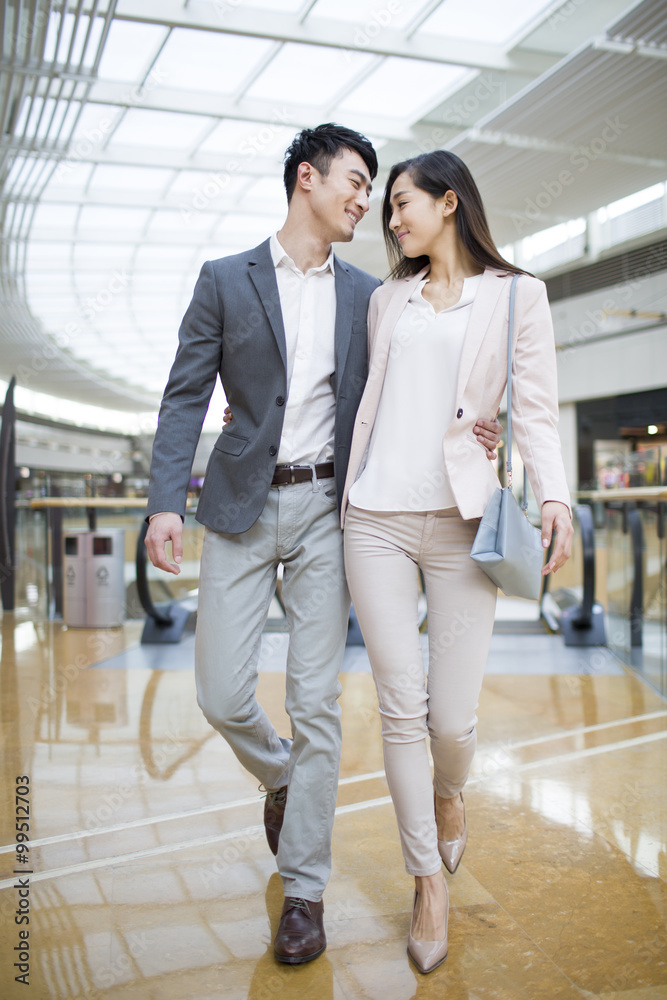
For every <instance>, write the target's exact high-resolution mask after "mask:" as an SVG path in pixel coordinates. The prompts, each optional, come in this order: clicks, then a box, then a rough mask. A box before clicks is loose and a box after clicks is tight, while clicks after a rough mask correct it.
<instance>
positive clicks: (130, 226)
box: [79, 205, 150, 238]
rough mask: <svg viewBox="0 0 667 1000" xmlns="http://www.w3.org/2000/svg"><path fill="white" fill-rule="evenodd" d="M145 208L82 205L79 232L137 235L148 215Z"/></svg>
mask: <svg viewBox="0 0 667 1000" xmlns="http://www.w3.org/2000/svg"><path fill="white" fill-rule="evenodd" d="M149 214H150V213H149V212H148V210H147V209H141V208H118V207H109V208H107V207H97V206H91V205H84V207H83V208H82V209H81V215H80V218H79V233H82V232H87V233H91V232H95V233H96V234H97V235H98V236H99V237H100V238H102V237H103V234H104V233H105V232H124V233H127V234H128V235H132V236H134V235H138V234H140V233H141V232H142V231H143V228H144V226H145V225H146V223H147V221H148V217H149Z"/></svg>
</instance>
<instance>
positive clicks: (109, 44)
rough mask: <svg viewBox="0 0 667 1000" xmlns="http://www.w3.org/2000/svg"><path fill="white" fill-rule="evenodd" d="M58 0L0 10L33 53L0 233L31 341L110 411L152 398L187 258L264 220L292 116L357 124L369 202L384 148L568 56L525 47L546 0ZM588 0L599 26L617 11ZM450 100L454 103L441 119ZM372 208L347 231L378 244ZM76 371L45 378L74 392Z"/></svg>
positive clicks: (613, 2) (385, 158)
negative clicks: (73, 367) (373, 151)
mask: <svg viewBox="0 0 667 1000" xmlns="http://www.w3.org/2000/svg"><path fill="white" fill-rule="evenodd" d="M62 6H63V7H65V8H66V12H65V13H62V12H61V11H60V10H58V9H52V8H51V6H50V5H49V4H48V3H45V2H44V3H42V2H41V0H40V2H39V4H38V9H39V10H40V11H42V12H43V18H42V29H41V34H40V31H39V30H37V27H38V24H39V22H38V20H37V19H35V21H34V24H33V25H32V27H31V26H30V25H29V24H27V22H25V20H24V21H19V22H18V31H17V21H16V18H17V10H20V9H21V5H20V4H19V3H18V0H14V2H10V3H9V4H8V5H5V7H6V10H5V17H6V21H5V24H6V25H9V26H11V32H8V31H5V32H4V33H3V34H4V55H3V67H9V69H17V68H18V67H19V66H20V65H21V63H22V61H25V60H27V59H28V58H30V57H32V58H33V60H34V59H37V60H40V59H41V60H42V62H41V65H42V67H43V71H40V74H35V75H34V76H33V77H32V78H30V79H31V81H32V82H34V84H35V88H34V91H31V89H30V87H28V86H25V85H23V86H22V87H20V86H19V83H16V87H17V88H18V89H17V90H16V94H17V114H16V116H15V121H14V125H13V142H14V146H15V152H14V155H13V157H12V160H11V163H10V167H11V169H10V171H9V174H8V175H7V176H5V177H4V181H3V200H4V201H5V204H6V205H7V206H8V214H7V218H6V224H7V219H11V220H12V221H11V227H13V228H12V229H11V231H10V232H8V233H7V234H6V235H7V238H8V241H9V243H10V244H12V245H13V246H15V248H16V252H15V262H16V280H17V282H18V287H19V288H22V289H23V293H24V294H25V297H26V301H27V304H28V306H29V310H30V313H31V314H32V317H33V318H34V319H35V320H36V321H37V323H38V327H39V330H40V336H41V337H42V338H47V340H48V339H49V338H50V339H51V340H53V341H54V342H55V343H56V344H57V345H58V347H59V349H62V351H63V352H64V354H63V365H64V367H65V368H66V362H67V359H68V358H71V359H73V360H74V361H76V362H77V363H79V364H83V365H85V366H87V367H88V368H89V369H90V371H91V373H96V374H94V375H93V374H91V385H93V387H94V384H95V379H96V378H97V380H98V384H99V392H100V393H102V395H103V396H104V401H105V404H106V405H107V407H110V408H112V409H113V407H114V402H113V399H114V393H115V394H116V399H117V402H116V404H115V405H117V407H118V408H119V409H123V410H129V411H140V410H141V409H146V410H150V411H154V410H155V408H156V405H157V402H158V400H159V397H160V395H161V392H162V389H163V387H164V384H165V381H166V378H167V374H168V370H169V366H170V364H171V361H172V359H173V355H174V351H175V347H176V338H177V331H178V326H179V323H180V319H181V316H182V314H183V312H184V310H185V308H186V306H187V303H188V301H189V298H190V295H191V292H192V288H193V285H194V282H195V280H196V277H197V274H198V271H199V269H200V267H201V265H202V263H203V261H204V260H206V259H209V258H213V257H220V256H223V255H225V254H229V253H234V252H237V251H239V250H242V249H246V248H248V247H250V246H252V245H254V244H255V243H258V242H259V241H261V240H262V239H263V238H265V237H266V236H268V235H269V234H270V233H271V232H273V231H275V230H276V229H277V228H279V226H280V225H281V223H282V220H283V218H284V215H285V210H286V204H285V197H284V191H283V189H282V183H281V174H282V166H281V161H282V155H283V152H284V150H285V148H286V146H287V145H288V144H289V142H290V140H291V138H292V137H293V135H294V133H295V132H296V131H297V130H298V129H299V128H301V127H303V126H305V125H315V124H317V123H319V122H321V121H342V122H345V123H346V124H349V125H351V126H352V127H356V128H359V129H360V130H362V131H364V132H366V134H368V135H369V136H370V137H371V138H372V139H373V141H374V142H375V144H376V147H377V148H378V150H379V152H380V160H381V176H380V178H379V179H378V183H376V189H375V192H374V199H375V203H376V205H377V199H378V198H379V196H380V194H381V188H382V179H383V177H384V176H386V170H387V168H388V166H389V165H390V164H391V163H392V162H395V160H397V159H399V158H403V157H405V156H407V155H414V154H415V153H416V152H418V151H419V150H420V148H434V146H435V145H447V140H451V139H452V138H456V137H457V136H459V135H461V134H462V133H463V132H464V131H465V129H468V128H470V127H474V125H475V123H476V122H477V121H478V120H480V119H483V118H484V116H485V115H488V114H489V113H491V112H492V111H494V110H495V109H496V108H497V107H498V106H499V105H501V104H502V102H503V101H505V100H507V99H508V98H509V97H511V96H512V94H514V93H516V92H518V91H520V90H521V89H522V88H523V87H525V86H526V85H527V84H528V83H530V82H531V81H532V80H534V79H536V78H538V77H539V76H540V74H541V73H546V72H548V70H549V69H550V68H551V66H553V65H554V64H555V63H556V62H557V61H558V59H559V58H561V57H562V56H564V55H566V54H567V52H568V50H567V48H566V47H564V48H563V51H562V52H560V53H554V51H549V52H548V54H547V53H544V52H543V53H542V54H540V53H539V52H536V51H533V50H532V49H531V48H530V44H529V43H528V42H527V41H526V39H527V38H528V37H529V34H530V32H532V31H534V30H536V29H537V28H539V27H540V26H541V27H542V29H544V25H545V24H547V23H548V19H549V18H550V17H553V13H554V10H555V8H556V7H557V5H554V3H553V0H503V3H498V2H497V0H476V2H471V0H442V2H434V0H315V2H313V0H254V2H250V3H246V2H243V3H241V2H240V0H199V2H194V3H192V2H188V0H173V2H170V3H164V4H163V3H160V2H158V0H118V2H116V0H108V2H105V3H101V4H99V5H96V6H95V8H94V9H95V11H96V16H94V17H91V16H89V14H90V11H91V8H93V4H92V2H90V0H88V2H85V3H84V2H83V0H74V2H69V3H64V4H63V5H62ZM589 6H591V7H595V6H596V9H597V8H599V14H598V19H599V23H600V26H601V27H602V26H603V25H604V24H605V23H606V21H607V20H609V18H610V17H611V16H612V15H613V14H614V13H615V12H616V11H617V10H618V9H621V8H623V7H624V6H626V5H625V4H623V3H621V2H620V0H605V2H604V3H602V2H598V0H591V4H590V5H589ZM605 8H606V12H605ZM49 11H50V13H49V14H48V18H47V12H49ZM25 16H26V15H24V17H25ZM12 33H13V38H14V41H13V43H12V44H11V45H10V41H8V39H10V40H11V37H12ZM468 43H471V44H472V47H471V44H468ZM522 43H525V49H524V50H522V49H521V45H522ZM550 44H551V46H552V49H553V44H554V43H553V40H552V41H551V42H550ZM475 45H476V46H477V47H478V49H479V54H478V56H475V55H471V53H473V51H474V47H475ZM573 45H574V43H573ZM510 53H511V54H512V59H511V60H510V59H509V55H510ZM517 53H518V55H517ZM515 56H516V58H515ZM512 60H513V61H512ZM16 77H17V80H18V77H19V74H18V72H17V73H16ZM23 78H25V72H24V73H23ZM23 78H22V79H23ZM3 79H4V78H3ZM8 79H9V77H8ZM485 80H486V81H487V82H486V84H485V86H486V90H485V89H484V87H482V88H481V89H480V84H481V83H483V82H484V81H485ZM489 80H490V81H491V82H490V83H489ZM11 85H12V86H14V83H13V76H12V83H11ZM475 88H477V89H475ZM471 95H472V96H471ZM475 95H476V96H475ZM469 98H470V100H469ZM465 100H468V104H462V103H461V102H463V101H465ZM457 101H458V102H459V103H458V105H457ZM457 106H459V107H464V108H469V109H470V110H468V111H465V112H464V114H463V118H461V117H460V116H459V121H458V123H454V125H452V110H451V109H452V108H456V107H457ZM443 122H444V123H448V127H447V128H445V130H444V131H443V129H442V125H443ZM438 128H440V132H441V133H442V137H441V138H439V139H437V140H436V141H435V142H434V141H433V139H432V138H431V137H432V136H433V135H434V134H435V133H436V132H437V131H438ZM427 142H430V143H431V145H430V146H427V145H425V143H427ZM37 161H39V170H38V169H37V166H36V164H37ZM40 170H41V173H40ZM19 205H20V206H22V207H21V211H20V212H19V209H18V207H17V206H19ZM591 207H593V206H591ZM9 210H11V212H10V211H9ZM373 214H374V213H373V212H371V213H370V217H369V219H368V220H366V222H365V226H366V230H367V232H365V234H364V238H365V239H367V240H371V238H372V239H373V241H374V242H375V243H376V244H377V245H378V246H379V243H380V236H379V229H378V225H377V221H376V219H375V220H374V219H373ZM373 227H374V231H373V234H372V237H371V235H370V230H371V228H373ZM538 228H539V227H538ZM523 235H525V234H523ZM12 241H13V242H12ZM499 242H504V240H499ZM364 245H366V244H364ZM376 259H377V258H376ZM4 266H5V268H6V267H7V264H6V263H5V265H4ZM369 267H370V265H369ZM3 374H4V373H3ZM77 378H78V380H79V382H78V383H77V385H76V386H75V385H74V383H72V384H68V383H67V380H66V379H65V378H64V376H63V377H62V378H59V380H58V381H57V383H56V381H55V380H54V384H53V387H52V391H53V392H54V393H56V394H58V393H61V394H62V395H63V396H66V397H67V396H69V397H70V398H74V399H76V398H77V395H78V396H79V398H81V400H82V401H85V402H91V401H93V397H94V393H93V395H92V396H91V389H90V386H88V389H87V394H86V387H85V384H83V385H82V384H81V379H80V375H77ZM20 381H21V380H20V379H19V382H20ZM38 384H39V385H41V387H42V388H44V386H45V382H44V378H41V381H40V378H38V377H37V375H35V377H34V378H33V380H32V383H31V384H30V385H29V386H28V388H29V389H31V390H35V389H37V387H38ZM105 393H106V395H104V394H105ZM218 421H219V407H216V412H215V416H214V417H213V423H216V422H218Z"/></svg>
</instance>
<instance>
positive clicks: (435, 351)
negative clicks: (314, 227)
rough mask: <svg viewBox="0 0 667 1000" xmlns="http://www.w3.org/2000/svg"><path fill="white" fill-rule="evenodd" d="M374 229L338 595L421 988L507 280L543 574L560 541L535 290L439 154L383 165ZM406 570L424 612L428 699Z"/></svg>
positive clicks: (437, 921)
mask: <svg viewBox="0 0 667 1000" xmlns="http://www.w3.org/2000/svg"><path fill="white" fill-rule="evenodd" d="M382 224H383V230H384V237H385V241H386V244H387V248H388V252H389V257H390V262H391V263H392V265H393V267H392V276H393V277H394V278H395V279H396V280H394V281H392V282H390V283H388V284H386V285H384V286H381V287H380V288H378V289H376V291H375V292H374V293H373V296H372V298H371V301H370V306H369V327H368V330H369V341H370V352H371V353H370V371H369V377H368V382H367V385H366V389H365V392H364V395H363V397H362V400H361V404H360V406H359V410H358V413H357V418H356V423H355V429H354V436H353V441H352V449H351V455H350V463H349V468H348V474H347V480H346V484H345V491H344V495H343V506H342V511H343V512H342V523H344V527H345V558H346V569H347V578H348V583H349V586H350V592H351V594H352V601H353V604H354V607H355V610H356V613H357V616H358V618H359V623H360V626H361V629H362V632H363V635H364V640H365V642H366V647H367V650H368V654H369V657H370V661H371V666H372V668H373V674H374V677H375V683H376V686H377V692H378V699H379V705H380V715H381V719H382V739H383V749H384V760H385V769H386V775H387V782H388V784H389V789H390V792H391V796H392V799H393V802H394V807H395V810H396V818H397V822H398V827H399V833H400V838H401V845H402V848H403V854H404V857H405V862H406V869H407V871H408V872H409V873H410V874H412V875H414V876H415V896H414V902H413V914H412V923H411V928H410V935H409V938H408V952H409V954H410V956H411V957H412V959H413V961H414V962H415V964H416V965H417V968H418V969H419V970H420V971H421V972H424V973H426V972H430V971H431V970H432V969H434V968H436V967H437V966H438V965H439V964H440V963H441V962H443V961H444V959H445V958H446V956H447V918H448V895H447V884H446V882H445V880H444V878H443V876H442V869H441V860H442V861H444V864H445V866H446V868H447V869H448V870H449V871H450V872H452V873H453V872H454V871H455V870H456V868H457V866H458V864H459V862H460V860H461V856H462V854H463V851H464V848H465V845H466V839H467V828H466V820H465V811H464V805H463V796H462V789H463V787H464V786H465V782H466V779H467V776H468V772H469V770H470V765H471V761H472V758H473V754H474V751H475V745H476V730H475V725H476V721H477V719H476V715H475V712H476V708H477V702H478V696H479V691H480V688H481V683H482V675H483V672H484V666H485V663H486V658H487V654H488V649H489V642H490V639H491V632H492V629H493V620H494V612H495V604H496V587H495V585H494V584H493V583H492V582H491V580H490V579H489V578H488V577H487V576H486V575H485V573H484V572H483V571H482V570H481V569H479V568H478V566H477V564H476V563H475V562H473V560H472V559H470V548H471V546H472V543H473V540H474V538H475V533H476V531H477V527H478V524H479V519H480V518H481V516H482V514H483V513H484V508H485V507H486V504H487V502H488V501H489V499H490V497H491V496H492V494H493V492H494V490H495V489H497V488H498V486H499V483H498V479H497V476H496V474H495V472H494V470H493V467H492V465H491V464H490V463H489V462H488V461H487V460H486V453H485V450H484V448H483V446H482V445H481V444H480V443H479V442H478V441H477V440H476V438H475V435H474V433H473V428H474V425H475V417H476V415H477V414H478V413H484V412H485V411H486V412H487V413H488V415H489V416H492V415H493V414H494V413H495V412H496V410H497V408H498V406H499V404H500V400H501V397H502V395H503V392H504V389H505V384H506V381H507V330H508V302H509V289H510V282H511V278H512V275H513V274H515V273H519V274H520V277H519V279H518V282H517V287H516V306H515V323H514V342H515V346H514V357H513V421H514V428H515V437H516V443H517V446H518V449H519V451H520V453H521V455H522V458H523V461H524V463H525V465H526V468H527V470H528V475H529V479H530V483H531V486H532V488H533V491H534V493H535V496H536V498H537V501H538V503H539V505H540V508H541V519H542V539H543V544H544V545H545V547H546V546H548V545H549V543H550V541H551V537H552V533H553V532H554V530H555V532H556V539H555V544H554V549H553V552H552V555H551V558H550V559H549V562H548V564H547V565H546V566H545V567H544V570H543V572H544V573H545V574H546V573H548V572H551V571H555V570H557V569H558V568H559V567H560V566H562V565H563V563H564V562H565V560H566V559H567V558H568V556H569V554H570V544H571V538H572V527H571V514H570V507H569V504H570V498H569V492H568V488H567V485H566V481H565V473H564V469H563V462H562V458H561V452H560V442H559V438H558V431H557V420H558V404H557V389H556V360H555V350H554V337H553V330H552V325H551V316H550V312H549V305H548V302H547V297H546V292H545V287H544V284H543V283H542V282H541V281H539V280H537V279H536V278H534V277H532V276H530V275H528V274H525V273H524V272H522V271H520V270H519V269H518V268H515V267H513V266H512V265H511V264H509V263H508V262H507V261H505V260H503V258H502V257H501V256H500V254H499V253H498V251H497V249H496V247H495V246H494V243H493V241H492V239H491V235H490V233H489V228H488V224H487V221H486V216H485V212H484V207H483V204H482V200H481V198H480V194H479V191H478V190H477V187H476V185H475V182H474V180H473V178H472V177H471V175H470V172H469V171H468V169H467V167H466V166H465V164H464V163H463V162H462V160H460V159H459V158H458V157H457V156H456V155H454V154H453V153H449V152H446V151H437V152H434V153H427V154H424V155H423V156H418V157H416V158H415V159H412V160H407V161H405V162H403V163H399V164H397V165H396V166H394V167H393V168H392V170H391V173H390V175H389V179H388V181H387V187H386V191H385V195H384V203H383V209H382ZM419 570H421V571H422V573H423V576H424V581H425V586H426V596H427V603H428V624H429V668H428V680H427V684H426V685H425V683H424V669H423V664H422V656H421V647H420V642H419V633H418V626H417V593H418V572H419ZM427 735H428V736H429V738H430V747H431V754H432V757H433V762H434V778H433V779H432V778H431V772H430V767H429V759H428V754H427V746H426V738H427Z"/></svg>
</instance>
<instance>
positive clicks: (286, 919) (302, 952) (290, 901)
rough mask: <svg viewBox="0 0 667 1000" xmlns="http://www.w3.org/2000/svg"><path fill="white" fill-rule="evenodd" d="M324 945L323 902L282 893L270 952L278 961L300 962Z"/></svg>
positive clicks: (310, 959) (309, 958) (306, 960)
mask: <svg viewBox="0 0 667 1000" xmlns="http://www.w3.org/2000/svg"><path fill="white" fill-rule="evenodd" d="M326 946H327V939H326V935H325V933H324V903H323V902H322V900H320V901H319V903H313V902H311V900H309V899H296V898H295V897H293V896H286V897H285V903H284V906H283V912H282V916H281V917H280V925H279V927H278V933H277V934H276V940H275V941H274V944H273V953H274V955H275V956H276V958H277V959H278V961H279V962H285V963H287V965H300V964H301V963H302V962H311V961H312V960H313V959H314V958H317V956H318V955H321V954H322V952H323V951H324V949H325V948H326Z"/></svg>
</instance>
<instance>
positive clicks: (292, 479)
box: [289, 465, 296, 486]
mask: <svg viewBox="0 0 667 1000" xmlns="http://www.w3.org/2000/svg"><path fill="white" fill-rule="evenodd" d="M295 468H296V466H294V465H290V467H289V481H290V486H294V484H295V483H296V477H295V475H294V469H295Z"/></svg>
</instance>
